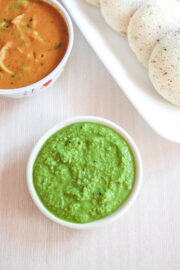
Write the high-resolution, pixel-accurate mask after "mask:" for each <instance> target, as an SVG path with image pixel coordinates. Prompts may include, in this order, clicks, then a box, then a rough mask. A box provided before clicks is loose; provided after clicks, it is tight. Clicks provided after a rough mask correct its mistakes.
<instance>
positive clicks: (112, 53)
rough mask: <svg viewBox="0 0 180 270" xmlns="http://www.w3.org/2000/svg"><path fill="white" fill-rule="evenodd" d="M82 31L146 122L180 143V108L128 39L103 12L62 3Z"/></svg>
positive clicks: (81, 0)
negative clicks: (155, 84)
mask: <svg viewBox="0 0 180 270" xmlns="http://www.w3.org/2000/svg"><path fill="white" fill-rule="evenodd" d="M62 2H63V4H64V6H65V7H66V9H67V10H68V11H69V13H70V14H71V16H72V17H73V19H74V21H75V22H76V24H77V25H78V27H79V29H80V30H81V32H82V33H83V35H84V36H85V38H86V39H87V41H88V42H89V43H90V45H91V46H92V48H93V49H94V50H95V52H96V54H97V55H98V56H99V58H100V59H101V61H102V62H103V64H104V65H105V67H106V68H107V70H108V71H109V72H110V73H111V75H112V76H113V78H114V79H115V80H116V82H117V83H118V84H119V86H120V88H121V89H122V90H123V92H124V93H125V95H126V96H127V97H128V98H129V100H130V101H131V103H132V104H133V105H134V107H135V108H136V109H137V111H138V112H139V113H140V115H141V116H142V117H143V118H144V119H145V120H146V122H147V123H148V124H149V125H150V126H151V127H152V128H153V129H154V130H155V131H156V132H157V133H159V134H160V135H161V136H163V137H164V138H166V139H168V140H171V141H173V142H177V143H180V108H178V107H175V106H173V105H171V104H169V103H168V102H166V101H165V100H163V98H161V97H160V96H159V95H158V94H157V93H156V91H155V90H154V88H153V86H152V84H151V82H150V80H149V77H148V72H147V70H146V69H145V68H144V67H142V66H141V65H140V64H139V63H138V61H137V59H136V57H135V55H134V54H133V52H132V51H131V50H130V48H129V45H128V41H127V39H126V38H123V37H121V36H120V35H119V34H118V33H116V32H115V31H113V30H112V29H111V28H110V27H109V26H108V25H107V24H106V23H105V21H104V19H103V17H102V15H101V13H100V10H99V9H97V8H95V7H92V6H90V5H88V4H87V3H86V2H85V0H62Z"/></svg>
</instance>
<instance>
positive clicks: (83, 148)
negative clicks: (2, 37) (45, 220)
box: [33, 122, 135, 223]
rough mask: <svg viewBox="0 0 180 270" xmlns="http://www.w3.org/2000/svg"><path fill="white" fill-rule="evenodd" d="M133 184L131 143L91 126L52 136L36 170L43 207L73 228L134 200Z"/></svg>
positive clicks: (78, 126)
mask: <svg viewBox="0 0 180 270" xmlns="http://www.w3.org/2000/svg"><path fill="white" fill-rule="evenodd" d="M134 178H135V163H134V158H133V154H132V152H131V149H130V147H129V146H128V144H127V142H126V141H125V140H124V139H123V138H122V137H121V136H120V135H119V134H118V133H116V132H115V131H114V130H112V129H110V128H109V127H106V126H103V125H100V124H96V123H90V122H85V123H75V124H72V125H70V126H67V127H65V128H63V129H61V130H59V131H58V132H56V133H55V134H54V135H53V136H51V137H50V138H49V139H48V140H47V141H46V143H45V144H44V145H43V147H42V149H41V151H40V152H39V154H38V156H37V159H36V161H35V164H34V169H33V181H34V186H35V189H36V192H37V194H38V196H39V198H40V200H41V201H42V203H43V205H44V206H45V207H46V208H47V209H48V210H49V211H50V212H51V213H53V214H54V215H55V216H57V217H59V218H61V219H63V220H66V221H70V222H74V223H88V222H92V221H95V220H98V219H101V218H103V217H106V216H108V215H110V214H112V213H113V212H114V211H116V210H117V208H119V207H120V206H121V205H122V204H123V203H124V202H125V201H126V199H127V198H128V196H129V195H130V193H131V191H132V189H133V185H134Z"/></svg>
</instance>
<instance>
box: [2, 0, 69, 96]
mask: <svg viewBox="0 0 180 270" xmlns="http://www.w3.org/2000/svg"><path fill="white" fill-rule="evenodd" d="M42 1H44V2H48V3H49V4H50V5H52V6H54V7H55V8H57V9H58V11H59V12H60V13H61V14H62V16H63V17H64V19H65V21H66V23H67V27H68V30H69V44H68V48H67V50H66V53H65V55H64V57H63V59H62V60H61V61H60V63H59V64H58V65H57V66H56V67H55V68H54V69H53V70H52V71H51V72H50V73H49V74H48V75H47V76H46V77H44V78H42V79H41V80H40V81H38V82H35V83H33V84H30V85H27V86H24V87H19V88H14V89H0V95H1V94H3V95H11V94H19V93H22V92H25V91H29V90H31V89H36V88H38V87H39V86H42V85H43V84H45V83H46V82H47V81H49V80H51V79H52V78H54V77H55V76H56V74H57V73H58V72H60V71H61V69H62V68H63V66H65V64H66V62H67V60H68V58H69V56H70V54H71V51H72V47H73V42H74V30H73V24H72V20H71V18H70V16H69V14H68V12H67V11H66V9H65V8H64V7H63V6H62V4H60V3H59V2H58V1H57V0H42Z"/></svg>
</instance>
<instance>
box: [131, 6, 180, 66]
mask: <svg viewBox="0 0 180 270" xmlns="http://www.w3.org/2000/svg"><path fill="white" fill-rule="evenodd" d="M179 14H180V3H179V2H176V1H171V2H170V3H166V4H165V3H164V4H156V5H151V6H149V5H147V6H146V7H143V8H139V9H138V10H137V11H136V12H135V14H134V15H133V17H132V18H131V20H130V23H129V27H128V41H129V45H130V47H131V49H132V50H133V51H134V53H135V54H136V56H137V58H138V60H139V61H140V62H141V63H142V64H143V65H144V66H145V67H148V63H149V58H150V56H151V53H152V50H153V49H154V46H155V45H156V43H157V42H158V41H159V40H160V39H161V38H163V37H164V36H165V35H166V34H167V33H169V32H171V31H175V30H177V29H178V28H179V27H180V15H179Z"/></svg>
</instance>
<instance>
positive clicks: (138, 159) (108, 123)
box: [27, 116, 143, 229]
mask: <svg viewBox="0 0 180 270" xmlns="http://www.w3.org/2000/svg"><path fill="white" fill-rule="evenodd" d="M77 122H94V123H99V124H103V125H105V126H108V127H110V128H112V129H113V130H115V131H116V132H118V133H119V134H120V135H121V136H122V137H123V138H124V139H125V140H126V141H127V142H128V144H129V146H130V148H131V150H132V152H133V155H134V158H135V164H136V177H135V184H134V188H133V190H132V192H131V194H130V196H129V197H128V199H127V200H126V202H125V203H124V204H123V205H122V206H121V207H120V208H119V209H118V210H117V211H116V212H114V213H113V214H111V215H110V216H108V217H105V218H102V219H100V220H97V221H93V222H90V223H85V224H77V223H71V222H68V221H64V220H62V219H60V218H58V217H56V216H54V215H53V214H51V213H50V212H49V211H48V210H47V209H46V208H45V207H44V205H43V204H42V202H41V201H40V199H39V197H38V195H37V193H36V190H35V188H34V184H33V165H34V162H35V160H36V157H37V155H38V153H39V151H40V150H41V148H42V146H43V145H44V143H45V142H46V141H47V139H48V138H49V137H50V136H52V135H53V134H54V133H55V132H57V131H58V130H60V129H62V128H64V127H65V126H68V125H71V124H73V123H77ZM142 171H143V169H142V161H141V156H140V153H139V151H138V148H137V146H136V144H135V143H134V141H133V140H132V138H131V137H130V136H129V135H128V134H127V132H126V131H124V130H123V129H122V128H120V127H119V126H118V125H116V124H115V123H113V122H111V121H109V120H106V119H103V118H99V117H94V116H80V117H75V118H71V119H69V120H66V121H63V122H61V123H59V124H58V125H56V126H55V127H53V128H52V129H50V130H49V131H48V132H46V133H45V135H44V136H43V137H42V138H41V139H40V140H39V141H38V142H37V144H36V145H35V147H34V149H33V151H32V153H31V155H30V158H29V161H28V165H27V183H28V189H29V192H30V194H31V197H32V199H33V201H34V202H35V204H36V205H37V207H38V208H39V209H40V211H41V212H42V213H43V214H44V215H45V216H47V217H48V218H50V219H51V220H53V221H55V222H56V223H59V224H61V225H63V226H66V227H69V228H73V229H90V228H94V227H99V226H101V225H104V224H108V223H110V222H112V221H114V220H116V219H118V218H119V217H120V216H122V215H123V214H124V213H125V212H126V211H127V210H128V209H129V207H130V206H131V205H132V204H133V202H134V201H135V199H136V197H137V195H138V193H139V190H140V187H141V182H142Z"/></svg>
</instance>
